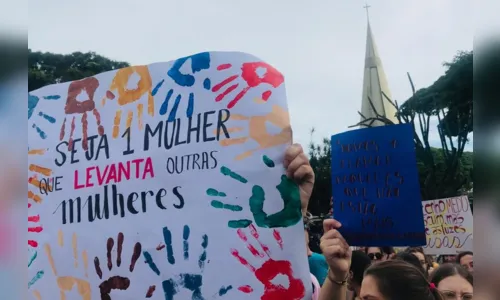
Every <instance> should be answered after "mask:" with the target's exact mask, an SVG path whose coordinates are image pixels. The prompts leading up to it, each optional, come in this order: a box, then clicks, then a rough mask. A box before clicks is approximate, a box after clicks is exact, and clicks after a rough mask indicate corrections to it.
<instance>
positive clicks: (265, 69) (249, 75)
mask: <svg viewBox="0 0 500 300" xmlns="http://www.w3.org/2000/svg"><path fill="white" fill-rule="evenodd" d="M231 67H232V65H231V64H222V65H219V66H218V67H217V70H219V71H223V70H226V69H230V68H231ZM240 78H241V79H243V82H241V81H240V82H238V79H240ZM283 82H284V77H283V75H282V74H281V73H280V72H278V70H276V69H275V68H273V67H272V66H270V65H269V64H266V63H265V62H248V63H243V64H242V65H241V74H240V75H232V76H229V77H227V78H226V79H224V80H223V81H221V82H219V83H218V84H216V85H214V86H213V87H212V92H214V93H218V92H220V91H222V89H223V88H226V86H228V85H229V84H231V85H230V86H228V87H227V88H226V89H225V90H223V91H222V92H221V93H219V94H218V95H217V97H216V98H215V101H216V102H220V101H222V100H224V99H225V98H226V97H229V94H231V93H232V92H233V91H235V90H237V89H238V92H237V94H236V96H235V97H234V98H233V99H232V100H231V101H229V103H228V104H227V108H229V109H231V108H233V107H234V106H235V105H236V104H237V103H238V102H239V101H240V100H241V99H242V98H243V96H245V94H246V93H247V92H248V91H249V90H250V89H252V88H257V87H258V86H260V85H261V84H266V85H270V86H271V87H272V88H277V87H279V86H280V85H281V84H282V83H283ZM240 84H241V86H240ZM271 94H272V91H271V90H270V89H268V90H265V91H264V92H263V93H262V100H264V101H267V100H268V99H269V97H271Z"/></svg>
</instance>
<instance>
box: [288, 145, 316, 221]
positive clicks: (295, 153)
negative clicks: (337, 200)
mask: <svg viewBox="0 0 500 300" xmlns="http://www.w3.org/2000/svg"><path fill="white" fill-rule="evenodd" d="M283 165H284V166H285V168H286V176H287V177H288V178H291V179H293V180H294V181H295V182H296V183H297V184H298V185H299V190H300V202H301V206H302V213H303V214H305V213H306V212H307V206H308V204H309V198H311V194H312V190H313V187H314V180H315V177H314V171H313V169H312V168H311V164H310V163H309V159H308V158H307V156H306V154H305V153H304V149H302V146H300V145H299V144H293V145H291V146H290V147H288V148H287V149H286V152H285V159H284V162H283Z"/></svg>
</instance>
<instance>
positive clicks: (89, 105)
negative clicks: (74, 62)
mask: <svg viewBox="0 0 500 300" xmlns="http://www.w3.org/2000/svg"><path fill="white" fill-rule="evenodd" d="M98 87H99V81H98V80H97V79H96V78H95V77H88V78H84V79H82V80H75V81H73V82H71V83H70V85H69V87H68V98H67V99H66V106H65V107H64V112H65V113H66V115H67V116H70V115H72V117H71V123H70V124H71V125H70V126H71V127H70V133H69V140H68V148H69V149H73V134H74V132H75V126H76V124H75V120H76V116H77V115H81V117H80V120H81V123H82V131H83V137H82V146H83V150H87V149H88V133H87V130H88V121H87V113H88V112H92V114H93V115H94V117H95V122H96V124H97V131H98V133H99V135H103V134H104V127H103V126H102V125H101V115H100V114H99V111H98V110H97V108H95V101H94V94H95V92H96V90H97V88H98ZM83 92H86V94H87V96H88V98H87V99H85V100H83V101H81V100H77V97H78V95H80V94H81V93H83ZM65 134H66V118H64V121H63V123H62V125H61V132H60V134H59V139H60V140H61V141H62V140H63V139H64V136H65Z"/></svg>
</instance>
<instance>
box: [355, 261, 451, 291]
mask: <svg viewBox="0 0 500 300" xmlns="http://www.w3.org/2000/svg"><path fill="white" fill-rule="evenodd" d="M360 298H361V299H366V300H368V299H369V300H401V299H405V300H443V298H442V297H441V294H440V293H439V291H438V290H437V289H436V288H434V287H432V286H431V285H430V283H429V282H428V281H427V279H426V278H425V276H424V274H422V272H421V271H420V270H418V269H417V268H416V267H414V266H413V265H411V264H409V263H407V262H404V261H401V260H388V261H383V262H379V263H376V264H373V265H371V266H370V267H369V268H368V269H367V270H366V272H365V277H364V278H363V283H362V284H361V292H360Z"/></svg>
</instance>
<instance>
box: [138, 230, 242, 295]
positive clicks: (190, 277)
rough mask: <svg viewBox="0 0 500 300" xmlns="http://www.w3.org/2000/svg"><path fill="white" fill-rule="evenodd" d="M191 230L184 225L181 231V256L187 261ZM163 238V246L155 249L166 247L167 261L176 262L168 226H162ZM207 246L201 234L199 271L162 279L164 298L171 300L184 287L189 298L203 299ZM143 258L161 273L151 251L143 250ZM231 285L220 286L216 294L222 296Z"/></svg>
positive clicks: (204, 237) (204, 236) (206, 241)
mask: <svg viewBox="0 0 500 300" xmlns="http://www.w3.org/2000/svg"><path fill="white" fill-rule="evenodd" d="M190 233H191V230H190V228H189V226H187V225H185V226H184V230H183V233H182V237H183V242H182V254H183V255H182V256H183V258H184V260H185V261H189V256H190V251H189V236H190ZM163 239H164V242H165V245H164V247H159V248H157V250H161V249H163V248H165V249H166V252H167V253H166V254H167V261H168V263H169V264H170V265H175V264H176V259H175V256H174V251H173V247H172V233H171V232H170V230H169V229H168V227H164V228H163ZM207 246H208V236H207V235H206V234H205V235H203V236H202V242H201V248H202V253H201V255H200V256H199V258H198V261H197V263H198V267H199V269H200V272H199V273H196V274H194V273H181V274H176V275H175V276H172V277H171V278H170V279H167V280H164V281H163V282H162V287H163V292H164V294H165V300H173V299H174V297H175V296H176V295H178V293H179V288H185V289H187V290H189V291H190V292H191V299H193V300H203V299H207V298H208V297H206V296H203V295H202V291H201V289H202V287H203V271H204V269H205V263H206V262H207ZM143 255H144V259H145V260H146V263H147V264H148V266H149V267H150V268H151V270H152V271H153V272H154V273H155V274H156V275H158V276H160V275H161V271H160V269H159V268H158V266H157V265H156V263H155V261H154V260H153V257H152V255H151V253H149V252H148V251H144V253H143ZM232 288H233V287H232V286H227V287H224V286H223V287H221V288H220V289H219V290H218V292H217V295H218V296H224V295H225V294H226V293H227V292H229V291H230V290H231V289H232Z"/></svg>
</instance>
